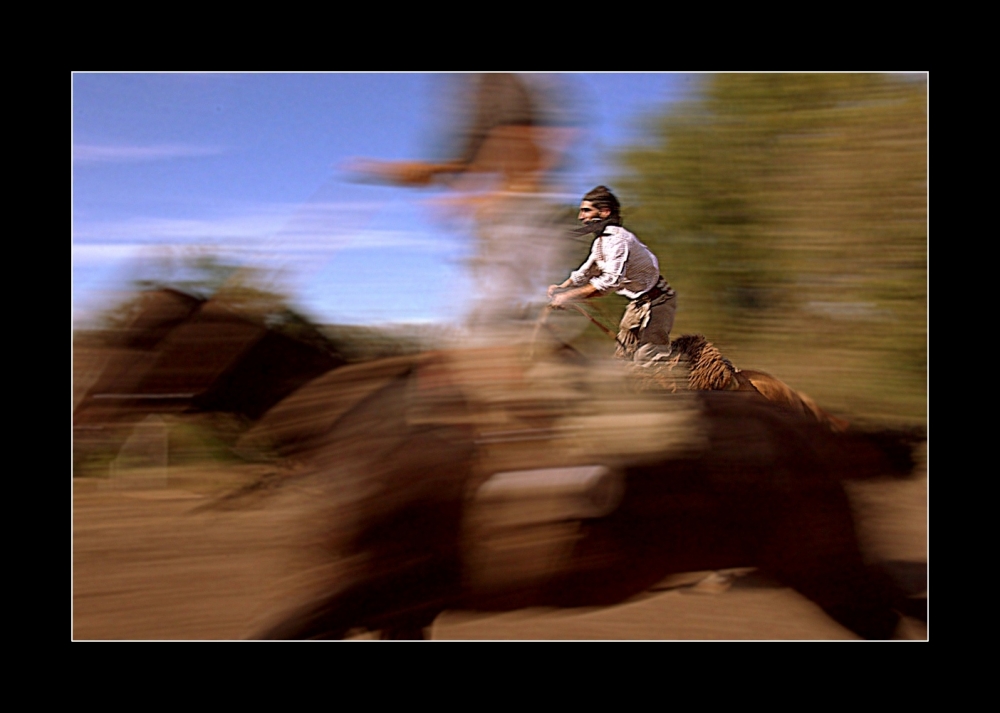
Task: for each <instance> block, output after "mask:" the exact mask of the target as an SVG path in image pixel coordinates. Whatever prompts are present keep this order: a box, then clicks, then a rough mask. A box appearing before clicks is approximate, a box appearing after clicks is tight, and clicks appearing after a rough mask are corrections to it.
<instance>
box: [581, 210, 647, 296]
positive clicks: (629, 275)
mask: <svg viewBox="0 0 1000 713" xmlns="http://www.w3.org/2000/svg"><path fill="white" fill-rule="evenodd" d="M569 279H570V282H572V284H573V285H574V286H575V287H582V286H583V285H584V284H585V283H586V282H588V281H589V282H590V284H591V285H593V286H594V287H595V288H597V290H598V292H600V293H601V294H605V293H608V292H612V291H614V292H617V293H618V294H620V295H624V296H625V297H628V298H629V299H630V300H634V299H635V298H636V297H638V296H639V295H641V294H642V293H643V292H645V291H646V290H649V289H651V288H652V287H653V286H654V285H656V283H657V281H659V279H660V263H659V261H658V260H657V259H656V256H655V255H654V254H653V253H652V252H651V251H650V249H649V248H647V247H646V246H645V245H643V244H642V243H641V242H639V239H638V238H637V237H635V236H634V235H633V234H632V233H630V232H629V231H627V230H625V228H622V227H620V226H617V225H609V226H608V227H607V228H605V229H604V235H600V236H598V238H597V239H596V240H595V241H594V244H593V246H592V247H591V249H590V257H589V258H587V261H586V262H585V263H583V264H582V265H581V266H580V269H579V270H575V271H574V272H572V273H571V274H570V276H569Z"/></svg>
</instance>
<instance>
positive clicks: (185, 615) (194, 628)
mask: <svg viewBox="0 0 1000 713" xmlns="http://www.w3.org/2000/svg"><path fill="white" fill-rule="evenodd" d="M188 475H189V476H190V474H188ZM201 475H202V476H205V474H204V473H202V474H201ZM206 477H207V476H206ZM193 482H198V477H187V478H185V479H178V478H175V477H173V476H172V477H171V479H170V481H169V487H159V488H136V487H126V488H118V489H110V488H108V487H107V486H108V483H107V481H97V480H94V479H77V480H76V481H75V482H74V490H73V592H72V634H71V636H72V638H73V639H74V640H95V639H113V640H140V639H141V640H148V639H154V640H164V639H166V640H191V639H200V640H232V639H245V638H247V637H248V636H250V635H251V634H252V633H253V632H254V631H256V630H258V629H259V628H260V627H261V625H262V624H263V623H264V622H265V621H267V620H268V619H269V618H271V617H273V616H274V614H275V613H276V612H279V611H281V610H283V609H285V608H286V607H287V606H288V604H289V603H290V602H291V601H294V600H295V599H296V598H297V597H299V596H301V594H302V592H304V591H306V590H307V589H308V588H309V587H310V585H311V584H312V583H313V582H315V581H316V579H317V577H318V576H319V574H320V572H318V571H317V569H316V562H317V559H316V558H315V557H314V556H313V555H314V552H313V550H311V549H310V547H309V543H308V542H307V541H306V540H304V539H303V535H302V523H301V522H299V515H300V513H301V510H300V509H298V508H296V507H295V506H294V505H293V504H292V501H291V500H289V499H287V498H282V497H280V496H278V497H274V498H267V499H262V500H261V501H260V502H258V503H255V504H253V505H251V506H249V507H243V508H240V509H233V510H219V509H200V507H199V506H202V505H204V504H206V503H208V502H210V501H211V500H212V498H213V497H215V495H217V493H218V490H217V489H216V490H215V491H214V492H205V491H206V488H204V487H202V488H197V487H192V486H191V483H193ZM209 490H210V489H209ZM850 493H851V496H852V499H853V500H854V502H855V503H856V505H857V507H858V513H859V518H858V519H859V529H860V532H861V534H862V537H863V539H864V541H865V543H866V546H867V547H868V550H869V551H870V552H872V553H873V556H875V557H877V558H878V559H890V560H906V561H910V562H926V561H927V548H926V542H927V479H926V477H925V476H923V475H921V476H920V477H917V478H915V479H913V480H910V481H905V482H896V483H877V484H865V485H852V486H851V488H850ZM706 574H707V573H706ZM697 579H698V577H697V576H692V577H691V578H689V580H690V581H692V582H693V581H696V580H697ZM711 589H712V588H711V587H705V586H703V587H701V588H699V587H693V588H692V587H684V588H675V589H669V590H666V591H659V592H654V593H650V594H646V595H643V596H641V597H638V598H636V599H634V600H632V601H629V602H626V603H623V604H621V605H618V606H614V607H608V608H604V609H571V610H550V609H529V610H521V611H515V612H508V613H503V614H477V613H469V612H446V613H445V614H443V615H442V616H440V617H439V618H438V619H437V621H436V622H435V623H434V625H433V627H432V628H431V630H430V632H429V633H430V636H431V638H433V639H445V640H463V639H476V640H495V639H519V640H558V639H584V640H607V639H611V640H706V639H707V640H718V639H723V640H726V639H744V640H774V639H791V640H807V639H853V638H855V636H854V635H853V634H852V633H851V632H849V631H847V630H846V629H844V628H843V627H841V626H839V625H838V624H836V623H835V622H833V621H832V620H831V619H829V617H827V616H826V615H825V614H824V613H823V612H822V611H821V610H820V609H819V608H818V607H817V606H816V605H814V604H813V603H811V602H810V601H809V600H807V599H805V598H804V597H802V596H800V595H799V594H797V593H796V592H794V591H792V590H790V589H787V588H782V587H778V586H776V585H774V584H773V583H770V582H767V581H766V580H763V579H762V578H760V577H756V576H753V575H749V576H745V577H740V578H737V579H736V580H734V583H733V586H731V587H730V588H728V589H725V590H724V591H721V592H717V593H710V592H711ZM899 635H900V636H901V637H903V638H914V639H926V638H927V629H926V627H925V626H924V625H923V624H921V623H918V622H916V621H915V620H909V619H908V620H906V621H905V622H904V625H903V626H902V627H901V629H900V632H899Z"/></svg>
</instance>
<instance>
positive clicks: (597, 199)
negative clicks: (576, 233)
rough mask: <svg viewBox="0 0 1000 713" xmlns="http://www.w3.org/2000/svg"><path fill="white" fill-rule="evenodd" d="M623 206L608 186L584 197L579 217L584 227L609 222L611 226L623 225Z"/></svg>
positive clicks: (601, 187) (599, 187) (600, 187)
mask: <svg viewBox="0 0 1000 713" xmlns="http://www.w3.org/2000/svg"><path fill="white" fill-rule="evenodd" d="M620 211H621V204H620V203H619V202H618V199H617V198H615V195H614V193H612V192H611V191H609V190H608V188H607V186H598V187H597V188H595V189H593V190H592V191H590V192H589V193H587V195H585V196H584V197H583V200H582V201H581V202H580V214H579V215H578V216H577V218H578V219H579V221H580V222H581V223H583V224H584V225H586V224H588V223H596V222H598V221H601V220H607V221H608V224H610V225H621V223H622V218H621V214H620Z"/></svg>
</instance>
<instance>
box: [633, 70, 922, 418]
mask: <svg viewBox="0 0 1000 713" xmlns="http://www.w3.org/2000/svg"><path fill="white" fill-rule="evenodd" d="M926 97H927V88H926V82H925V80H924V77H923V76H922V75H917V76H895V75H880V74H719V75H707V76H706V77H704V78H703V81H702V85H701V87H700V91H699V93H698V95H697V96H696V97H695V98H694V99H692V100H691V101H689V102H686V103H684V104H681V105H679V106H675V107H674V108H672V109H671V110H670V112H669V113H668V114H666V115H665V116H661V117H656V118H654V119H651V120H650V122H649V130H650V134H651V135H652V138H653V142H652V144H651V145H644V146H643V147H642V148H637V149H634V150H631V151H628V152H626V153H625V154H624V155H623V156H622V157H621V165H622V168H623V175H622V177H621V179H620V181H619V182H618V183H617V185H618V187H619V188H620V192H621V197H622V199H623V200H624V202H625V203H626V208H627V209H629V210H628V212H626V213H625V215H626V218H627V220H628V224H629V226H630V227H632V228H634V229H635V231H636V232H637V233H638V234H639V235H640V236H641V237H642V239H643V240H644V241H646V242H647V243H648V244H650V246H651V247H653V248H654V250H655V251H656V252H657V254H658V255H659V256H660V260H661V263H662V264H663V267H664V272H665V274H666V275H667V277H668V279H669V280H670V281H671V283H672V284H674V286H675V287H676V288H677V289H678V292H679V312H678V318H677V325H676V326H675V332H676V333H678V334H679V333H682V332H700V333H704V334H705V335H706V336H707V337H708V338H709V339H710V340H712V341H713V342H715V343H716V344H718V345H719V346H720V347H722V348H724V350H727V351H728V352H729V355H730V356H731V358H733V360H734V362H736V363H737V365H739V364H740V362H744V363H745V364H746V365H747V366H751V365H752V366H755V367H758V368H765V369H771V370H773V371H774V372H775V373H776V374H777V375H779V376H781V377H782V378H785V379H786V380H788V381H791V382H792V383H793V385H795V386H797V387H798V388H803V389H805V390H808V391H810V392H814V393H813V395H814V396H816V397H817V398H823V399H825V400H826V401H827V402H828V403H830V402H833V404H834V405H838V406H840V407H841V408H842V409H844V410H848V411H853V412H854V413H856V414H858V413H859V414H864V415H872V416H878V417H885V416H899V417H909V418H913V417H915V416H918V417H922V416H923V415H924V408H925V403H926V381H927V348H926V344H927V320H926V315H927V98H926ZM751 360H753V363H752V364H751V363H750V361H751Z"/></svg>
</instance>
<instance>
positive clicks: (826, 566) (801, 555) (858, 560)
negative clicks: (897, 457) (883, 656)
mask: <svg viewBox="0 0 1000 713" xmlns="http://www.w3.org/2000/svg"><path fill="white" fill-rule="evenodd" d="M796 500H797V502H794V503H793V502H789V503H787V504H786V505H785V507H784V508H783V510H784V512H783V513H782V514H781V517H780V520H779V522H780V524H779V525H778V527H777V528H776V529H775V530H773V531H772V533H773V539H772V540H771V541H770V542H765V543H764V547H763V552H762V553H761V555H762V557H761V559H762V563H763V564H764V565H765V566H766V567H767V569H768V570H769V571H770V572H771V573H772V574H774V575H775V576H777V577H778V579H780V580H782V581H783V582H785V583H786V584H787V585H789V586H791V587H793V588H794V589H796V590H797V591H798V592H800V593H801V594H803V595H804V596H806V597H808V598H809V599H811V600H812V601H813V602H815V603H816V604H818V605H819V606H820V607H821V608H822V609H823V610H824V611H825V612H826V613H827V614H828V615H829V616H830V617H832V618H833V619H834V620H836V621H837V622H838V623H839V624H841V625H843V626H845V627H846V628H848V629H850V630H851V631H853V632H854V633H856V634H858V635H859V636H861V637H862V638H865V639H891V638H893V635H894V632H895V630H896V627H897V625H898V624H899V615H898V614H897V613H896V612H895V611H894V610H893V600H892V596H891V592H890V590H889V588H888V587H887V586H886V583H885V582H884V581H883V579H882V578H880V577H877V576H875V575H874V574H873V572H872V571H871V569H870V568H869V567H868V566H867V565H866V564H865V563H864V560H863V558H862V555H861V550H860V547H859V545H858V541H857V536H856V534H855V531H854V524H853V520H852V516H851V511H850V507H849V505H848V503H847V498H846V495H845V494H844V493H843V491H836V492H835V491H833V490H832V489H828V490H825V491H822V492H820V493H811V494H806V495H803V496H802V497H800V498H796Z"/></svg>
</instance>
